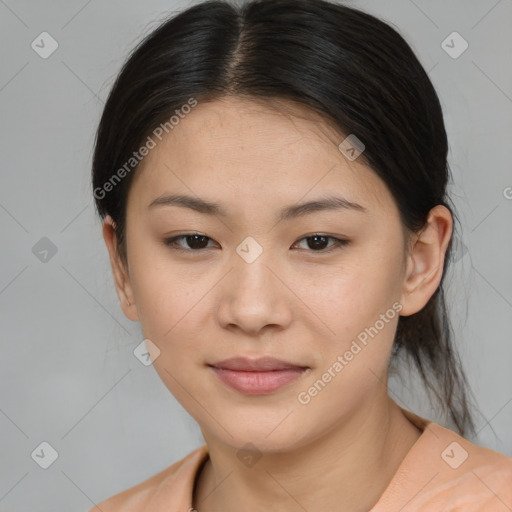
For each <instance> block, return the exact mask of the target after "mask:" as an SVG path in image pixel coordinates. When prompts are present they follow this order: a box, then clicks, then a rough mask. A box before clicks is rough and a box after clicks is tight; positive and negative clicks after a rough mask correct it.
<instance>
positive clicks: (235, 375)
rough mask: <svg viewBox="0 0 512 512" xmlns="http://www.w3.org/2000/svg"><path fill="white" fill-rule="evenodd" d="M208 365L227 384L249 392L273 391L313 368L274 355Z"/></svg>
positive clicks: (235, 359) (233, 359) (266, 392)
mask: <svg viewBox="0 0 512 512" xmlns="http://www.w3.org/2000/svg"><path fill="white" fill-rule="evenodd" d="M208 366H209V367H210V368H211V369H212V370H213V372H214V373H215V374H216V375H217V376H218V377H219V379H220V380H221V381H222V382H223V383H224V384H226V385H228V386H229V387H231V388H233V389H235V390H237V391H239V392H241V393H244V394H247V395H264V394H269V393H273V392H274V391H277V390H278V389H280V388H282V387H283V386H285V385H286V384H289V383H290V382H292V381H294V380H296V379H298V378H299V377H301V376H302V375H304V373H305V372H306V371H307V370H309V369H310V368H309V367H308V366H302V365H298V364H295V363H290V362H286V361H282V360H280V359H275V358H272V357H264V358H259V359H249V358H232V359H227V360H225V361H219V362H217V363H214V364H210V365H208Z"/></svg>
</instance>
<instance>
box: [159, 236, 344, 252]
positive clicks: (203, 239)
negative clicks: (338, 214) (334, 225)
mask: <svg viewBox="0 0 512 512" xmlns="http://www.w3.org/2000/svg"><path fill="white" fill-rule="evenodd" d="M209 240H210V241H212V239H211V238H210V237H208V236H206V235H202V234H201V233H183V234H181V235H177V236H174V237H172V238H167V239H165V240H164V243H165V245H167V246H169V247H171V248H172V249H176V250H180V251H188V252H200V251H201V250H204V249H208V247H212V246H208V241H209ZM303 240H306V241H307V242H306V244H307V246H308V248H309V249H310V250H311V251H312V252H323V253H326V252H331V251H333V250H335V249H339V248H341V247H343V246H345V245H348V244H349V240H344V239H341V238H336V237H334V236H329V235H324V234H321V233H314V234H312V235H309V236H305V237H303V238H301V239H300V240H299V241H298V242H295V244H294V245H297V244H298V243H300V242H302V241H303ZM329 241H330V242H332V244H331V245H330V246H329V245H328V244H329ZM179 242H183V243H184V244H186V245H185V246H184V245H182V244H181V243H179ZM292 247H293V246H292ZM302 248H304V247H302Z"/></svg>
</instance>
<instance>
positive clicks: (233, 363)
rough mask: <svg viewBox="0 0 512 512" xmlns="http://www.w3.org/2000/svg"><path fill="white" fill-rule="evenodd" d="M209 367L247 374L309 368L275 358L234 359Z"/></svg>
mask: <svg viewBox="0 0 512 512" xmlns="http://www.w3.org/2000/svg"><path fill="white" fill-rule="evenodd" d="M209 366H213V367H215V368H223V369H226V370H236V371H245V372H251V371H252V372H256V371H273V370H285V369H287V368H307V367H306V366H302V365H298V364H294V363H288V362H286V361H282V360H280V359H276V358H274V357H260V358H258V359H250V358H247V357H232V358H230V359H225V360H224V361H219V362H217V363H213V364H210V365H209Z"/></svg>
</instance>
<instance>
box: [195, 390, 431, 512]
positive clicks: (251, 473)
mask: <svg viewBox="0 0 512 512" xmlns="http://www.w3.org/2000/svg"><path fill="white" fill-rule="evenodd" d="M420 434H421V432H420V430H419V429H418V428H417V427H416V426H414V425H413V424H412V423H411V422H410V421H409V420H408V419H407V418H406V417H405V416H404V415H403V413H402V411H401V410H400V408H399V407H398V406H397V404H396V403H395V402H393V401H392V400H391V399H390V398H389V396H388V395H387V391H386V395H385V396H384V397H382V396H379V397H375V398H374V399H373V400H370V401H369V402H368V403H367V404H366V405H365V406H364V407H360V408H359V409H358V411H357V413H356V414H354V415H352V416H351V417H350V418H349V419H347V420H346V421H344V422H343V424H341V425H336V426H335V427H333V428H332V429H331V430H330V431H329V432H328V433H326V434H325V435H324V436H322V437H321V438H319V439H317V440H315V441H313V442H311V443H309V444H307V445H305V446H301V447H300V449H297V450H293V451H287V452H278V453H275V452H274V453H264V454H263V456H262V457H261V459H259V461H258V462H257V463H256V464H254V465H252V466H250V467H244V466H243V465H242V464H240V461H239V460H238V459H237V458H236V449H234V448H233V447H231V446H227V445H225V444H223V443H221V442H219V440H218V439H216V438H210V436H208V433H206V432H203V435H204V437H205V440H206V443H207V445H208V449H209V454H210V457H209V459H208V460H207V462H206V463H205V465H204V466H203V469H202V471H201V473H200V475H199V477H198V480H197V484H196V490H195V494H194V503H193V507H194V508H195V509H197V510H198V511H199V512H216V511H220V510H222V511H223V512H234V511H239V510H240V508H241V507H240V504H241V503H243V507H242V508H243V509H244V510H245V511H247V512H252V511H256V510H258V511H259V510H267V509H269V503H272V504H274V506H275V510H279V511H283V512H286V511H296V510H299V509H300V508H303V509H305V510H337V509H339V507H340V504H343V510H344V511H346V512H363V511H365V512H367V511H368V510H370V509H371V508H372V507H373V506H374V505H375V504H376V503H377V501H378V500H379V498H380V496H381V495H382V493H383V492H384V490H385V488H386V487H387V485H388V484H389V482H390V481H391V479H392V478H393V476H394V474H395V473H396V471H397V469H398V467H399V465H400V463H401V462H402V460H403V459H404V457H405V456H406V455H407V453H408V451H409V450H410V449H411V447H412V446H413V444H414V443H415V442H416V441H417V440H418V438H419V436H420Z"/></svg>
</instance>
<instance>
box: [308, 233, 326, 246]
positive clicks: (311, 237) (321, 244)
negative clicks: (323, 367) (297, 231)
mask: <svg viewBox="0 0 512 512" xmlns="http://www.w3.org/2000/svg"><path fill="white" fill-rule="evenodd" d="M309 239H310V241H311V240H314V241H315V242H313V244H311V243H308V245H309V247H310V249H324V248H325V245H326V243H325V242H326V241H327V237H325V236H319V235H315V236H310V237H309ZM318 240H321V242H320V246H321V247H319V246H318V244H317V242H318Z"/></svg>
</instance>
